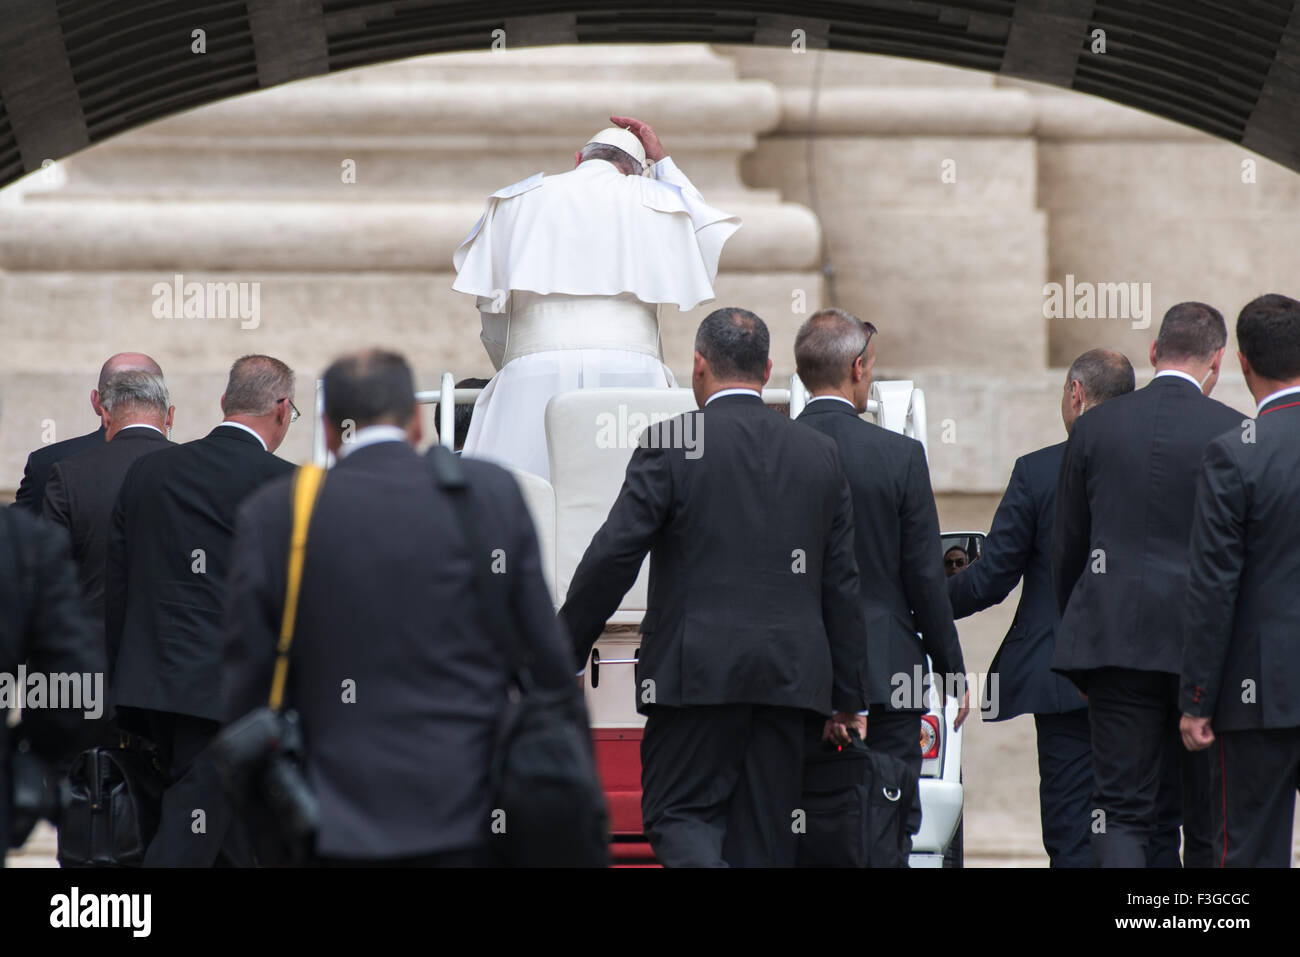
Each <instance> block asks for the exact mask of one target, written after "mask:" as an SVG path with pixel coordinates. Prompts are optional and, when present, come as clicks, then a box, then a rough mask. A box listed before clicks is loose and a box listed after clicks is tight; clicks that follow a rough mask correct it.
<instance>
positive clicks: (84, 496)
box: [42, 370, 176, 634]
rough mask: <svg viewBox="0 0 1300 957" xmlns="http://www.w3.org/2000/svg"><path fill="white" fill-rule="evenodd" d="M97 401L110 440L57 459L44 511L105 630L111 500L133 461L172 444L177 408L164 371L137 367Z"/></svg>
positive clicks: (112, 380) (117, 376)
mask: <svg viewBox="0 0 1300 957" xmlns="http://www.w3.org/2000/svg"><path fill="white" fill-rule="evenodd" d="M99 401H100V405H101V407H102V408H103V410H104V422H105V429H106V434H105V437H106V439H107V441H106V442H104V443H103V444H100V445H96V446H94V447H92V448H89V449H86V450H85V451H82V452H78V453H77V454H76V455H71V456H69V457H68V458H66V459H63V460H62V461H61V462H57V463H55V466H54V468H53V469H52V470H51V472H50V478H49V481H48V482H47V483H46V485H45V502H44V504H43V508H42V514H43V517H44V518H45V519H46V521H50V522H53V523H54V524H56V525H58V526H60V527H61V528H62V529H63V530H64V531H65V532H66V533H67V535H68V540H69V542H70V543H71V545H72V560H73V562H75V563H76V565H77V581H78V582H79V583H80V585H81V594H82V597H83V598H84V599H85V601H86V608H87V610H88V611H89V612H90V618H91V621H93V622H95V623H96V624H97V626H98V629H99V631H100V633H101V634H102V633H103V627H104V562H105V553H106V551H107V548H108V526H109V522H110V520H111V519H112V517H113V504H114V502H116V501H117V493H118V490H119V489H120V488H121V487H122V479H123V477H124V476H125V475H126V471H127V469H128V468H130V467H131V463H132V462H134V461H135V460H136V459H138V458H140V456H142V455H148V454H149V453H150V452H156V451H157V450H158V449H160V448H164V447H166V446H167V445H169V444H170V443H169V442H168V441H167V433H168V432H169V431H170V430H171V427H172V416H173V415H174V414H175V411H176V410H175V407H174V406H172V405H171V404H170V400H169V399H168V397H167V386H166V384H165V383H164V382H163V378H162V376H161V375H155V374H154V373H152V372H143V371H136V370H128V371H124V372H115V373H113V374H112V375H110V376H109V377H108V382H107V383H106V384H105V386H104V388H103V390H102V391H101V392H100V393H99Z"/></svg>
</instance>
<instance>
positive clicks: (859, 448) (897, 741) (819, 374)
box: [794, 309, 968, 861]
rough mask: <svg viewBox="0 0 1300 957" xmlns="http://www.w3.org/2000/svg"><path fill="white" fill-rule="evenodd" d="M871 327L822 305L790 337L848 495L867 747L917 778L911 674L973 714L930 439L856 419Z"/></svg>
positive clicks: (912, 823)
mask: <svg viewBox="0 0 1300 957" xmlns="http://www.w3.org/2000/svg"><path fill="white" fill-rule="evenodd" d="M875 333H876V327H875V326H873V325H871V324H870V323H867V322H863V321H862V320H860V319H858V318H857V317H856V316H854V315H852V314H851V313H848V312H845V311H844V310H842V309H822V310H820V311H819V312H815V313H813V315H812V316H810V317H809V318H808V321H807V322H805V323H804V324H803V326H802V327H801V328H800V329H799V332H798V334H797V335H796V336H795V340H794V357H795V366H796V367H797V369H798V372H799V378H800V379H801V380H802V381H803V384H804V386H805V387H806V388H807V389H808V390H809V391H810V392H811V393H812V394H813V397H812V399H811V400H810V401H809V403H808V405H807V407H806V408H805V409H804V410H803V412H802V413H801V414H800V416H799V419H798V421H799V422H800V423H801V424H802V425H806V426H808V427H809V428H811V429H815V430H816V431H818V432H820V433H822V434H823V435H825V436H827V437H829V438H830V439H831V440H832V441H834V443H835V444H836V446H837V447H838V449H839V458H840V461H841V462H842V463H843V466H844V474H845V476H846V477H847V478H848V482H849V488H850V489H851V490H852V493H853V517H854V524H855V531H854V536H853V538H854V555H855V557H856V559H857V565H858V583H859V601H860V602H861V604H862V609H863V612H864V614H865V616H866V622H867V657H868V660H869V661H871V662H881V663H882V666H881V667H873V668H872V670H871V684H870V685H869V691H870V697H869V701H870V705H871V721H870V724H869V727H868V729H867V738H866V742H867V745H868V746H870V747H872V748H875V749H876V750H878V751H883V752H885V753H886V754H890V755H893V756H894V757H895V758H898V759H899V760H900V761H902V762H903V763H904V764H905V765H907V768H908V771H909V773H910V774H911V775H912V776H913V777H915V778H916V779H918V780H919V779H920V776H921V751H920V748H918V747H917V741H918V739H919V736H920V733H921V715H922V714H924V711H925V709H924V707H923V706H922V702H924V700H925V694H924V690H923V689H922V688H920V687H916V679H917V678H918V677H919V676H921V675H924V674H929V673H930V671H931V669H932V670H933V672H934V673H935V674H936V675H937V676H938V677H939V678H940V679H941V680H942V681H943V685H942V687H943V689H944V690H945V691H946V692H947V693H949V694H951V695H953V696H954V697H956V698H958V699H959V700H960V701H961V704H960V707H959V711H958V714H957V717H956V720H955V723H954V730H955V729H956V728H959V727H961V725H962V722H964V721H965V719H966V715H967V713H968V711H967V708H966V701H965V699H966V694H965V672H966V666H965V663H964V661H963V659H962V653H961V645H960V644H959V643H958V641H957V629H956V628H955V627H953V623H952V609H951V608H950V607H949V605H948V595H947V593H946V592H945V591H944V572H943V563H942V559H941V555H940V553H939V513H938V510H937V508H936V507H935V504H934V492H933V491H932V490H931V488H930V469H929V466H928V465H927V463H926V460H925V448H924V446H922V445H921V443H920V442H918V441H916V439H911V438H908V437H907V436H903V435H899V434H898V433H896V432H890V431H889V430H888V429H883V428H881V427H880V426H878V425H874V424H873V423H870V422H867V421H866V420H865V419H862V418H859V416H860V415H861V413H863V412H866V411H867V394H868V392H869V391H870V389H871V370H872V367H873V366H874V365H875V362H876V334H875ZM918 634H919V635H920V636H921V640H920V641H917V640H916V639H917V635H918ZM927 656H928V657H929V659H930V665H931V668H927V667H926V661H925V659H926V657H927ZM908 824H909V833H912V834H914V833H916V831H917V829H918V828H919V827H920V826H921V804H920V797H919V793H917V792H914V800H913V804H912V807H911V809H910V810H909V813H908ZM900 845H901V846H900V847H899V860H902V861H906V860H907V855H908V854H909V853H910V851H911V839H910V838H908V839H906V840H902V841H900Z"/></svg>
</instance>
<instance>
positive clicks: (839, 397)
mask: <svg viewBox="0 0 1300 957" xmlns="http://www.w3.org/2000/svg"><path fill="white" fill-rule="evenodd" d="M822 399H834V400H836V401H837V402H843V403H844V404H845V405H847V406H848V407H849V408H851V409H852V410H853V411H854V412H857V411H858V407H857V406H856V405H854V404H853V403H852V402H850V401H849V400H848V399H846V398H844V396H842V395H815V396H813V397H812V398H811V399H809V400H808V405H812V404H813V403H814V402H820V401H821V400H822ZM808 405H805V406H804V408H805V409H806V408H808Z"/></svg>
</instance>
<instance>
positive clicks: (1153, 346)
mask: <svg viewBox="0 0 1300 957" xmlns="http://www.w3.org/2000/svg"><path fill="white" fill-rule="evenodd" d="M1150 355H1151V364H1152V365H1155V364H1156V341H1155V340H1154V339H1152V340H1151V352H1150Z"/></svg>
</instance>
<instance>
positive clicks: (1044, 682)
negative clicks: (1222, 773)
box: [948, 349, 1178, 867]
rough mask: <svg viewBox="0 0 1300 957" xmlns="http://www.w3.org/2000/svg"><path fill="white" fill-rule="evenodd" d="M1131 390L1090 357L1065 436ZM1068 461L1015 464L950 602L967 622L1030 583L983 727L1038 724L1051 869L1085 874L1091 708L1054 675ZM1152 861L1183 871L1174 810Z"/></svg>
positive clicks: (996, 664)
mask: <svg viewBox="0 0 1300 957" xmlns="http://www.w3.org/2000/svg"><path fill="white" fill-rule="evenodd" d="M1133 386H1134V376H1133V364H1132V363H1131V362H1129V361H1128V359H1127V358H1126V357H1125V356H1124V355H1122V354H1121V353H1118V352H1113V351H1111V350H1109V349H1091V350H1089V351H1088V352H1085V353H1084V354H1083V355H1081V356H1079V357H1078V358H1077V359H1075V360H1074V362H1073V363H1071V365H1070V369H1069V371H1068V372H1067V373H1066V376H1065V388H1064V389H1063V390H1062V396H1061V421H1062V423H1063V424H1064V425H1065V432H1066V434H1067V435H1069V434H1070V432H1071V431H1072V430H1073V429H1074V423H1075V421H1076V420H1077V419H1078V418H1079V416H1080V415H1082V414H1083V413H1084V412H1086V411H1087V410H1088V409H1090V408H1093V407H1094V406H1097V405H1100V404H1101V403H1102V402H1106V401H1108V400H1109V399H1113V398H1115V397H1116V396H1120V395H1124V394H1126V393H1129V392H1132V391H1133ZM1064 454H1065V443H1064V442H1058V443H1057V444H1056V445H1049V446H1047V447H1046V448H1042V449H1038V450H1037V451H1035V452H1030V453H1029V454H1028V455H1022V456H1021V457H1020V458H1018V459H1016V463H1015V465H1014V466H1013V467H1012V469H1011V478H1010V480H1009V481H1008V482H1007V490H1006V492H1005V493H1004V494H1003V496H1002V501H1001V502H1000V503H999V504H998V510H997V512H996V513H995V514H994V516H993V525H992V527H991V528H990V529H989V534H988V538H987V539H986V541H985V543H984V552H983V555H982V556H981V557H980V560H979V561H978V562H975V563H974V564H972V565H971V566H970V567H968V568H966V569H965V570H964V571H962V572H961V573H960V574H957V575H954V576H953V577H952V578H950V579H948V598H949V599H950V600H951V602H952V611H953V617H955V618H965V617H966V616H968V615H973V614H975V613H976V612H979V611H983V610H984V609H986V608H991V607H993V606H994V605H997V604H999V603H1000V602H1002V601H1003V599H1005V598H1006V597H1007V595H1009V594H1011V590H1012V589H1013V588H1015V587H1016V584H1017V583H1018V582H1020V581H1021V580H1023V581H1024V587H1023V588H1022V589H1021V592H1020V604H1019V605H1017V606H1016V616H1015V618H1014V619H1013V620H1012V622H1011V629H1010V630H1009V631H1008V632H1007V635H1006V637H1005V638H1004V639H1003V640H1002V646H1001V647H1000V648H998V652H997V654H996V655H994V656H993V663H992V664H991V665H989V678H988V684H987V685H986V686H985V691H984V720H986V721H1005V720H1007V719H1008V718H1014V717H1016V716H1017V715H1021V714H1032V715H1033V716H1034V730H1035V732H1036V735H1037V739H1038V804H1039V816H1040V820H1041V823H1042V835H1043V849H1044V850H1046V851H1047V858H1048V861H1049V863H1050V865H1051V866H1052V867H1087V866H1089V863H1090V860H1091V857H1090V852H1089V848H1088V835H1089V828H1090V826H1091V824H1092V813H1091V812H1092V787H1093V783H1092V782H1093V778H1092V741H1091V736H1090V732H1089V728H1088V711H1087V702H1085V701H1084V699H1083V698H1082V697H1081V696H1080V695H1079V693H1078V690H1077V689H1076V688H1075V687H1074V685H1073V684H1071V683H1070V682H1069V681H1068V680H1067V679H1066V678H1064V677H1062V676H1061V675H1058V674H1056V673H1054V672H1053V671H1052V668H1051V665H1052V652H1053V650H1054V649H1055V647H1056V629H1057V627H1058V626H1059V625H1060V623H1061V616H1060V613H1059V612H1058V611H1057V608H1056V596H1055V595H1054V594H1053V593H1052V516H1053V514H1054V513H1055V508H1056V478H1057V475H1058V474H1059V473H1060V471H1061V458H1062V456H1063V455H1064ZM1171 854H1172V860H1171V859H1170V855H1171ZM1147 861H1148V863H1150V864H1151V865H1152V866H1157V867H1158V866H1164V865H1167V864H1170V863H1172V864H1173V865H1174V866H1177V863H1178V814H1177V808H1175V809H1174V816H1173V819H1172V820H1171V821H1166V822H1165V823H1164V825H1163V826H1162V827H1161V828H1160V830H1159V832H1158V833H1157V834H1156V835H1155V837H1154V838H1153V845H1152V846H1150V847H1148V850H1147Z"/></svg>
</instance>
